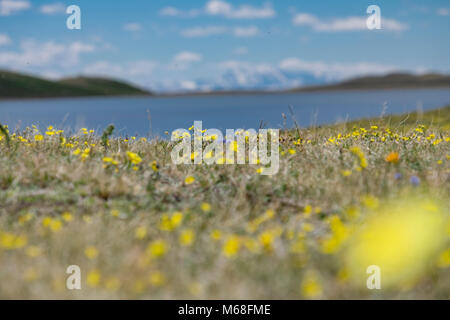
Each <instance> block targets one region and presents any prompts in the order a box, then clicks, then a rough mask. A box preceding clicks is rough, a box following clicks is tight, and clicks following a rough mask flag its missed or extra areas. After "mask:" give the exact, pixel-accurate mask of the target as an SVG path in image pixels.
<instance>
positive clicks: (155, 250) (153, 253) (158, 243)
mask: <svg viewBox="0 0 450 320" xmlns="http://www.w3.org/2000/svg"><path fill="white" fill-rule="evenodd" d="M167 250H168V248H167V244H166V242H165V241H164V240H155V241H153V242H151V243H150V244H149V245H148V247H147V254H148V255H149V256H150V257H153V258H159V257H162V256H164V255H165V254H166V252H167Z"/></svg>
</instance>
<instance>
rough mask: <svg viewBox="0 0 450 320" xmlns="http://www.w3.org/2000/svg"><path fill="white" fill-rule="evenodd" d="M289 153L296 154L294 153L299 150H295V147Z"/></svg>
mask: <svg viewBox="0 0 450 320" xmlns="http://www.w3.org/2000/svg"><path fill="white" fill-rule="evenodd" d="M289 153H290V154H292V155H294V154H296V153H297V151H295V150H294V149H289Z"/></svg>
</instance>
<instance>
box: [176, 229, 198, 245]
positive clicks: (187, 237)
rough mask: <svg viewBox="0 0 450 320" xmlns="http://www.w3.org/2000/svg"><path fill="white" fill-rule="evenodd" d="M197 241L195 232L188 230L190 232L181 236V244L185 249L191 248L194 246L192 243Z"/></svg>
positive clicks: (186, 231) (185, 231) (184, 232)
mask: <svg viewBox="0 0 450 320" xmlns="http://www.w3.org/2000/svg"><path fill="white" fill-rule="evenodd" d="M194 240H195V233H194V231H192V230H190V229H188V230H184V231H183V232H182V233H181V234H180V239H179V241H180V244H181V245H182V246H185V247H190V246H191V245H192V243H193V242H194Z"/></svg>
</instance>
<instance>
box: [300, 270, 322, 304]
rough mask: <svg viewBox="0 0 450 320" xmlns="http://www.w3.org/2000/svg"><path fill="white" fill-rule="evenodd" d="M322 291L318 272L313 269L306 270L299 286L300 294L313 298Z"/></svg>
mask: <svg viewBox="0 0 450 320" xmlns="http://www.w3.org/2000/svg"><path fill="white" fill-rule="evenodd" d="M322 291H323V290H322V286H321V285H320V282H319V276H318V274H317V273H316V272H315V271H308V272H306V274H305V276H304V280H303V282H302V286H301V293H302V295H303V296H304V297H305V298H308V299H314V298H317V297H319V296H320V295H322Z"/></svg>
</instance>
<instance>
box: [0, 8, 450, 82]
mask: <svg viewBox="0 0 450 320" xmlns="http://www.w3.org/2000/svg"><path fill="white" fill-rule="evenodd" d="M72 4H76V5H78V6H79V7H80V8H81V13H82V17H81V20H82V22H81V23H82V29H81V30H68V29H67V27H66V19H67V17H68V15H67V14H66V13H65V9H66V7H68V6H69V5H72ZM371 4H376V5H378V6H379V7H380V8H381V17H382V30H368V29H367V28H366V26H365V21H366V19H367V16H368V15H367V13H366V9H367V7H368V6H369V5H371ZM449 54H450V3H449V1H448V0H433V1H413V0H395V1H394V0H387V1H370V2H366V1H361V0H346V1H335V0H321V1H299V0H297V1H293V0H277V1H272V2H270V1H259V0H243V1H231V0H198V1H197V0H190V1H185V0H176V1H175V0H165V1H163V0H151V1H150V0H127V1H125V0H114V1H107V0H79V1H76V0H72V1H68V2H66V1H61V2H58V0H55V1H52V0H33V1H31V0H0V68H3V69H11V70H16V71H23V72H28V73H32V74H37V75H41V76H45V77H48V78H56V79H57V78H61V77H66V76H73V75H79V74H85V75H100V76H108V77H115V78H120V79H125V80H127V81H130V82H133V83H136V84H138V85H140V86H143V87H146V88H150V89H153V90H155V91H180V90H181V91H184V90H213V89H234V88H268V89H276V88H287V87H295V86H300V85H308V84H312V83H320V82H329V81H338V80H342V79H346V78H350V77H355V76H359V75H364V74H384V73H388V72H391V71H395V70H401V71H410V72H426V71H437V72H445V73H449V72H450V58H449V56H450V55H449Z"/></svg>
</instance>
